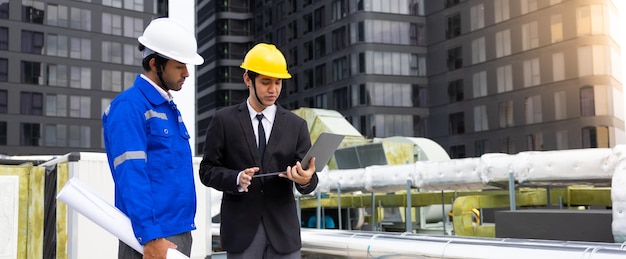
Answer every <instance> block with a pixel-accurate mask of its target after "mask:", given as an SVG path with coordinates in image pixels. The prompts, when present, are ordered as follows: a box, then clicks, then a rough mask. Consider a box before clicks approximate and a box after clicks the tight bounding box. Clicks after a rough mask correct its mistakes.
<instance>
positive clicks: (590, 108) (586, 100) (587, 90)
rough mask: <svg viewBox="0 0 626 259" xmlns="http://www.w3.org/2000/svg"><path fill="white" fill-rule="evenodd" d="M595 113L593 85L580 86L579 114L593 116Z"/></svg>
mask: <svg viewBox="0 0 626 259" xmlns="http://www.w3.org/2000/svg"><path fill="white" fill-rule="evenodd" d="M595 114H596V112H595V105H594V98H593V87H592V86H585V87H582V88H580V116H582V117H585V116H594V115H595Z"/></svg>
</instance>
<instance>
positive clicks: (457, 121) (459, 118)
mask: <svg viewBox="0 0 626 259" xmlns="http://www.w3.org/2000/svg"><path fill="white" fill-rule="evenodd" d="M448 121H449V124H448V127H449V129H448V131H449V134H450V135H459V134H464V133H465V113H464V112H457V113H452V114H450V115H449V116H448Z"/></svg>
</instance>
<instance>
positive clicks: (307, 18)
mask: <svg viewBox="0 0 626 259" xmlns="http://www.w3.org/2000/svg"><path fill="white" fill-rule="evenodd" d="M302 21H303V23H304V26H302V28H303V29H304V30H303V31H302V33H303V34H307V33H309V32H310V31H312V30H313V16H312V15H311V14H310V13H308V14H305V15H304V16H302Z"/></svg>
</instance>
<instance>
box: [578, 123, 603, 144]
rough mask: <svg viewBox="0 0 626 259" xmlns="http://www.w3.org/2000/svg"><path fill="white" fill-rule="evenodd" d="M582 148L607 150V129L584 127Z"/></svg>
mask: <svg viewBox="0 0 626 259" xmlns="http://www.w3.org/2000/svg"><path fill="white" fill-rule="evenodd" d="M582 141H583V148H609V129H608V127H603V126H599V127H585V128H583V129H582Z"/></svg>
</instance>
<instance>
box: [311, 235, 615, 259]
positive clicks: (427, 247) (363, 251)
mask: <svg viewBox="0 0 626 259" xmlns="http://www.w3.org/2000/svg"><path fill="white" fill-rule="evenodd" d="M623 249H624V244H617V243H596V242H576V241H552V240H534V239H510V238H500V239H498V238H471V237H470V238H468V237H456V236H437V235H422V234H410V233H382V232H362V231H341V230H323V229H302V251H303V252H307V253H315V254H318V255H331V256H341V257H348V258H459V259H460V258H463V259H470V258H476V259H478V258H481V259H483V258H494V259H495V258H497V259H501V258H509V259H514V258H525V259H526V258H533V259H543V258H545V259H548V258H549V259H553V258H624V257H625V256H626V250H623Z"/></svg>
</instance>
